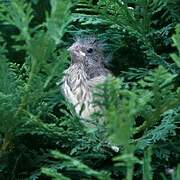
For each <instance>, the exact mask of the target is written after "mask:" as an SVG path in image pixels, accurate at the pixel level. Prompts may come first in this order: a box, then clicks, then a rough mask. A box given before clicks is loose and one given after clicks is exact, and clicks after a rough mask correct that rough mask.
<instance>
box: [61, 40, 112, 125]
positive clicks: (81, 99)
mask: <svg viewBox="0 0 180 180" xmlns="http://www.w3.org/2000/svg"><path fill="white" fill-rule="evenodd" d="M103 46H104V44H103V43H102V42H100V41H98V40H97V39H96V38H95V37H83V38H82V37H81V38H77V39H76V40H75V42H74V43H73V44H72V45H71V46H70V47H69V48H68V51H69V53H70V57H71V63H70V66H69V67H68V69H66V70H65V71H64V76H63V80H62V85H61V89H62V92H63V94H64V96H65V99H66V100H67V101H68V102H70V103H71V104H72V105H73V106H74V107H75V111H76V113H77V114H78V115H79V116H80V117H81V118H83V119H85V120H90V119H92V118H91V116H92V114H93V113H95V112H97V111H99V107H98V106H95V105H94V104H93V91H94V89H95V88H96V86H97V85H98V84H101V83H103V82H105V80H106V79H107V77H108V75H110V74H111V72H110V71H109V70H108V69H107V68H105V66H104V60H105V56H104V53H103ZM101 123H102V122H101Z"/></svg>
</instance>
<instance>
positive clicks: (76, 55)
mask: <svg viewBox="0 0 180 180" xmlns="http://www.w3.org/2000/svg"><path fill="white" fill-rule="evenodd" d="M102 46H103V44H102V43H100V42H98V41H97V40H96V39H95V38H93V37H86V38H77V39H76V41H75V42H74V43H73V44H72V45H71V46H70V47H69V49H68V50H69V52H70V55H71V60H72V62H73V63H84V64H88V65H93V64H94V65H97V64H101V63H102V59H103V51H102Z"/></svg>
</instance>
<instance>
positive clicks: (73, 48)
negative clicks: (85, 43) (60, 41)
mask: <svg viewBox="0 0 180 180" xmlns="http://www.w3.org/2000/svg"><path fill="white" fill-rule="evenodd" d="M67 50H68V51H69V52H76V53H77V52H78V53H79V54H80V55H81V56H86V54H85V53H84V52H82V51H81V48H80V47H79V46H77V45H72V46H70V47H69V48H68V49H67Z"/></svg>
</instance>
